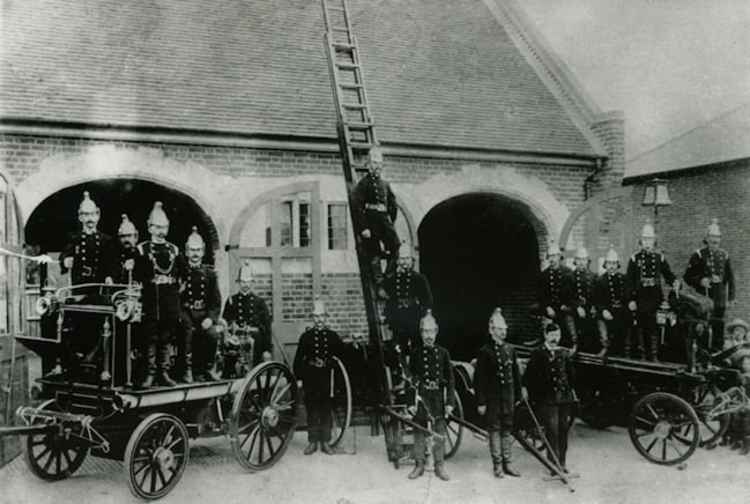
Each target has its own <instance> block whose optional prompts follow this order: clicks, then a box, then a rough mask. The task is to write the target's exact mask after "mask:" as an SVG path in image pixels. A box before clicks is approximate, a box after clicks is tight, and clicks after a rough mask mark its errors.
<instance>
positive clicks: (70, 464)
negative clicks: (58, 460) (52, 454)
mask: <svg viewBox="0 0 750 504" xmlns="http://www.w3.org/2000/svg"><path fill="white" fill-rule="evenodd" d="M71 451H72V452H73V456H74V457H75V456H76V455H78V454H77V453H76V452H75V450H73V449H72V448H68V449H67V450H63V455H65V461H66V462H67V463H68V467H70V466H72V465H73V460H72V459H71V458H70V454H69V453H68V452H71Z"/></svg>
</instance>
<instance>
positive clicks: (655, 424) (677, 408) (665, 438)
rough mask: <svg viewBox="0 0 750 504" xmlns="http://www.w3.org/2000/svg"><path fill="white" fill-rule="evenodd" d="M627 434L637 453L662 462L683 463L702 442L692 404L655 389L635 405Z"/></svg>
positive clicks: (657, 462)
mask: <svg viewBox="0 0 750 504" xmlns="http://www.w3.org/2000/svg"><path fill="white" fill-rule="evenodd" d="M628 433H629V434H630V440H631V441H632V442H633V446H635V449H636V450H638V453H640V454H641V455H643V457H645V458H646V459H647V460H648V461H649V462H653V463H655V464H661V465H674V464H679V463H681V462H684V461H685V460H687V459H688V458H690V456H691V455H692V454H693V452H694V451H695V449H696V448H697V447H698V444H699V443H700V441H701V434H700V430H699V421H698V417H697V415H696V414H695V410H693V407H692V406H690V404H688V403H687V402H686V401H685V400H683V399H681V398H680V397H677V396H676V395H673V394H668V393H666V392H654V393H653V394H649V395H647V396H645V397H643V398H641V399H640V400H639V401H638V402H637V403H636V404H635V406H634V407H633V412H632V413H631V415H630V424H629V425H628Z"/></svg>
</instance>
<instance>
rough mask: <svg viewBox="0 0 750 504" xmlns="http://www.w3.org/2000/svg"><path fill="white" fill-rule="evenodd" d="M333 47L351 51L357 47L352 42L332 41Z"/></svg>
mask: <svg viewBox="0 0 750 504" xmlns="http://www.w3.org/2000/svg"><path fill="white" fill-rule="evenodd" d="M333 47H334V48H335V49H339V50H342V51H353V50H354V49H356V48H357V46H355V45H354V44H346V43H344V42H334V43H333Z"/></svg>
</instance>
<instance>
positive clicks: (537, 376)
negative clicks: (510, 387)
mask: <svg viewBox="0 0 750 504" xmlns="http://www.w3.org/2000/svg"><path fill="white" fill-rule="evenodd" d="M574 379H575V375H574V369H573V362H572V360H571V357H570V353H569V351H568V350H566V349H564V348H558V349H555V350H551V349H550V348H549V347H547V345H546V344H545V345H542V346H541V347H540V348H537V349H536V350H534V351H533V352H532V353H531V357H530V358H529V363H528V365H527V366H526V372H525V373H524V376H523V380H524V384H525V385H526V389H527V390H528V391H529V399H530V400H531V402H532V404H533V405H534V409H535V410H536V411H537V413H538V414H539V416H540V417H541V418H540V420H541V421H542V425H543V427H544V430H545V433H546V434H547V438H548V440H549V442H550V445H551V446H552V449H553V450H554V451H555V455H556V456H557V459H558V460H559V462H560V464H561V465H563V466H565V460H566V455H567V451H568V428H569V426H570V423H571V420H572V416H571V415H572V404H573V403H574V402H575V394H574V391H573V388H574ZM548 457H549V459H550V460H554V459H553V457H552V455H551V454H548Z"/></svg>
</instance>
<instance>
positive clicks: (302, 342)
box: [294, 327, 341, 443]
mask: <svg viewBox="0 0 750 504" xmlns="http://www.w3.org/2000/svg"><path fill="white" fill-rule="evenodd" d="M340 353H341V338H339V335H338V334H336V332H334V331H332V330H331V329H329V328H327V327H324V328H318V327H312V328H308V329H307V330H305V332H304V333H302V336H300V338H299V345H298V346H297V353H296V354H295V355H294V374H295V376H297V378H300V379H301V380H302V387H303V390H304V395H305V410H306V412H307V439H308V441H309V442H310V443H316V442H324V443H327V442H329V441H330V440H331V425H332V422H331V408H332V397H331V393H332V391H331V372H332V369H333V366H334V365H335V364H334V360H333V357H339V356H340ZM316 364H318V365H316Z"/></svg>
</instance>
